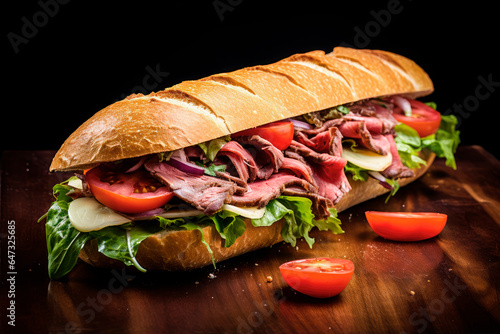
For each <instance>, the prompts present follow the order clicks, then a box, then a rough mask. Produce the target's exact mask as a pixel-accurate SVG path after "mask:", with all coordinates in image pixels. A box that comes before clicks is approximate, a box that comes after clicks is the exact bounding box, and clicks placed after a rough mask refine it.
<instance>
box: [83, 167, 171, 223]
mask: <svg viewBox="0 0 500 334" xmlns="http://www.w3.org/2000/svg"><path fill="white" fill-rule="evenodd" d="M85 178H86V180H87V183H88V185H89V187H90V191H92V194H93V195H94V197H95V198H96V199H97V200H98V201H99V202H101V203H102V204H104V205H105V206H107V207H109V208H111V209H113V210H116V211H121V212H125V213H139V212H144V211H148V210H152V209H156V208H159V207H161V206H163V205H165V204H166V203H167V202H168V201H170V200H171V199H172V197H174V193H173V192H170V191H169V190H168V188H167V187H165V186H164V185H163V184H161V183H159V182H158V181H157V180H156V179H155V178H153V177H152V176H151V175H150V174H149V173H148V172H146V171H143V170H137V171H135V172H131V173H127V174H125V173H120V172H115V171H109V170H105V169H103V168H100V167H96V168H93V169H91V170H89V171H87V172H86V173H85Z"/></svg>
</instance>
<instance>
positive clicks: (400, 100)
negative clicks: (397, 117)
mask: <svg viewBox="0 0 500 334" xmlns="http://www.w3.org/2000/svg"><path fill="white" fill-rule="evenodd" d="M392 99H393V100H394V104H396V105H397V106H398V107H400V108H401V109H402V110H403V112H404V113H405V116H406V117H411V104H410V102H409V101H408V100H407V99H405V98H404V97H401V96H393V97H392Z"/></svg>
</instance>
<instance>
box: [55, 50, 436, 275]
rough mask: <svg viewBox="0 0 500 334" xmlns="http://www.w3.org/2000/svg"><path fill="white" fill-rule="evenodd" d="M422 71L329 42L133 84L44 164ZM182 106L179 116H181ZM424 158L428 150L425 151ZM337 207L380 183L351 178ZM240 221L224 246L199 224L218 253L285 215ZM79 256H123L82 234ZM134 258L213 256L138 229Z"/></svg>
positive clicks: (197, 138) (273, 113) (275, 229)
mask: <svg viewBox="0 0 500 334" xmlns="http://www.w3.org/2000/svg"><path fill="white" fill-rule="evenodd" d="M433 89H434V88H433V84H432V81H431V80H430V78H429V76H428V75H427V74H426V73H425V72H424V71H423V70H422V69H421V68H420V67H419V66H418V65H416V64H415V63H414V62H413V61H412V60H409V59H407V58H405V57H403V56H400V55H396V54H393V53H390V52H385V51H378V50H354V49H348V48H343V47H337V48H335V49H334V50H333V52H331V53H328V54H325V53H324V52H323V51H312V52H308V53H303V54H296V55H293V56H290V57H288V58H286V59H283V60H281V61H278V62H276V63H273V64H270V65H263V66H253V67H248V68H244V69H241V70H237V71H234V72H230V73H222V74H217V75H212V76H209V77H206V78H203V79H200V80H197V81H186V82H182V83H180V84H178V85H175V86H173V87H170V88H167V89H165V90H163V91H160V92H157V93H151V94H149V95H142V94H134V95H131V96H129V97H127V98H126V99H124V100H122V101H118V102H115V103H114V104H112V105H110V106H108V107H106V108H104V109H102V110H101V111H99V112H97V113H96V114H95V115H93V116H92V117H91V118H90V119H89V120H87V121H86V122H85V123H83V124H82V125H81V126H80V127H79V128H78V129H77V130H76V131H75V132H74V133H73V134H71V135H70V136H69V138H68V139H67V140H66V141H65V142H64V143H63V145H62V146H61V148H60V149H59V151H58V152H57V153H56V155H55V157H54V159H53V161H52V164H51V166H50V171H73V170H76V171H81V170H84V169H88V168H92V167H95V166H98V165H99V164H101V163H105V162H110V161H117V160H122V159H128V158H134V157H139V156H144V155H148V154H155V153H161V152H169V151H173V150H177V149H181V148H185V147H189V146H192V145H196V144H199V143H203V142H206V141H209V140H212V139H215V138H219V137H223V136H226V135H230V134H233V133H236V132H238V131H242V130H245V129H249V128H253V127H256V126H259V125H263V124H267V123H270V122H274V121H278V120H283V119H286V118H291V117H296V116H300V115H303V114H305V113H310V112H315V111H320V110H325V109H329V108H332V107H335V106H339V105H344V104H348V103H352V102H357V101H360V100H365V99H370V98H375V97H382V96H389V95H396V94H397V95H402V96H406V97H410V98H416V97H420V96H425V95H428V94H430V93H431V92H432V91H433ZM180 115H182V116H180ZM423 154H424V156H423V159H424V160H426V161H427V165H426V166H424V167H421V168H419V169H416V170H414V171H415V176H413V177H410V178H405V179H402V180H400V185H401V186H403V185H406V184H408V183H410V182H412V181H414V180H415V179H417V178H418V177H420V176H421V175H422V174H423V173H425V171H426V170H427V169H428V168H429V166H430V165H431V164H432V161H433V159H434V157H435V155H434V154H433V153H429V152H427V153H425V152H424V153H423ZM349 181H350V184H351V186H352V190H350V191H349V192H348V193H347V194H345V196H344V197H343V198H342V199H341V200H340V202H338V203H337V204H336V205H335V207H336V209H337V211H338V212H340V211H343V210H345V209H347V208H349V207H351V206H353V205H356V204H358V203H361V202H363V201H366V200H369V199H371V198H374V197H376V196H379V195H381V194H384V193H387V192H388V190H387V189H385V188H384V187H382V186H380V185H379V184H378V182H377V181H375V180H372V179H370V180H368V181H366V182H354V181H352V180H351V179H350V180H349ZM245 224H246V227H247V228H246V231H245V233H244V234H243V235H242V236H241V237H240V238H238V239H237V240H236V242H235V244H233V245H232V246H231V247H228V248H225V247H224V241H223V240H222V239H221V237H220V235H219V234H218V233H217V232H216V230H215V228H214V227H213V226H206V227H204V228H203V229H202V231H203V236H204V239H205V240H206V241H207V242H208V244H209V245H210V248H211V249H212V251H213V257H214V260H215V261H216V262H219V261H223V260H225V259H228V258H231V257H234V256H237V255H240V254H243V253H246V252H249V251H253V250H257V249H260V248H264V247H268V246H271V245H273V244H276V243H278V242H280V241H282V238H281V235H280V232H281V229H282V226H283V221H279V222H276V223H274V224H273V225H272V226H269V227H254V226H252V224H251V222H250V220H249V219H247V220H246V221H245ZM79 257H80V258H81V259H82V260H83V261H85V262H86V263H89V264H91V265H94V266H97V267H116V266H123V263H122V262H120V261H117V260H113V259H110V258H108V257H106V256H104V255H103V254H101V253H100V252H99V251H98V249H97V243H96V240H91V241H89V242H87V243H86V244H85V246H84V247H83V249H82V250H81V251H80V254H79ZM136 258H137V261H138V262H139V263H141V265H142V266H144V268H146V269H151V270H190V269H194V268H199V267H203V266H205V265H208V264H210V263H211V262H212V258H211V256H210V254H209V253H208V252H207V249H206V246H205V245H204V244H203V243H202V242H201V235H200V233H199V231H198V230H191V231H163V232H160V233H157V234H155V235H153V236H150V237H148V238H147V239H145V240H144V241H143V242H142V243H141V244H140V246H139V250H138V253H137V255H136Z"/></svg>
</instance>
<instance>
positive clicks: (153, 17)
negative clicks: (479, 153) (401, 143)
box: [0, 0, 500, 158]
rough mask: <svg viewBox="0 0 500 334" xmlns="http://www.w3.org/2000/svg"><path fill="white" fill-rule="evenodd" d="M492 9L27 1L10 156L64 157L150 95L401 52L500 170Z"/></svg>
mask: <svg viewBox="0 0 500 334" xmlns="http://www.w3.org/2000/svg"><path fill="white" fill-rule="evenodd" d="M492 3H493V2H489V4H488V3H487V2H485V3H481V2H479V1H474V2H469V3H467V2H461V3H460V4H457V2H454V5H453V6H452V7H451V6H448V7H446V6H442V4H441V3H438V2H437V1H417V0H413V1H411V0H384V1H370V2H367V3H366V4H360V3H358V2H355V1H351V2H348V1H342V2H339V1H312V0H309V1H296V2H292V1H273V2H271V1H251V0H208V1H190V0H187V1H179V0H175V1H161V2H160V1H155V2H153V1H141V2H126V1H119V2H112V1H106V2H104V1H74V0H73V1H69V0H40V1H18V2H13V1H12V2H10V3H9V4H8V5H6V4H4V11H3V12H4V14H3V16H4V19H3V22H5V26H4V43H3V46H4V51H3V54H6V57H4V58H6V61H4V62H3V65H4V68H5V72H4V73H5V74H6V76H3V77H4V78H5V79H4V80H3V82H4V89H3V101H4V107H3V108H2V111H3V112H2V120H1V124H2V125H1V136H2V137H1V147H0V148H1V149H2V150H5V149H57V148H59V146H60V145H61V144H62V142H63V141H64V139H65V138H66V137H67V136H68V135H69V134H70V133H71V132H72V131H74V130H75V129H76V128H77V127H78V125H80V124H81V123H82V122H83V121H85V120H86V119H87V118H89V117H90V116H91V115H92V114H93V113H95V112H97V111H98V110H100V109H101V108H103V107H105V106H107V105H109V104H111V103H112V102H114V101H116V100H118V99H121V98H122V97H124V96H126V95H128V94H130V93H132V92H140V91H143V90H148V91H149V90H155V91H157V90H160V89H163V88H166V87H169V86H171V85H174V84H176V83H178V82H180V81H183V80H188V79H197V78H200V77H203V76H207V75H210V74H213V73H219V72H225V71H231V70H235V69H238V68H241V67H244V66H251V65H257V64H266V63H270V62H274V61H277V60H279V59H281V58H284V57H287V56H289V55H291V54H294V53H297V52H306V51H310V50H315V49H320V50H325V51H330V50H331V49H332V48H333V47H334V46H336V45H345V46H353V47H358V48H376V49H384V50H388V51H393V52H396V53H400V54H402V55H405V56H407V57H409V58H411V59H413V60H415V61H416V62H417V63H418V64H419V65H420V66H422V67H423V68H424V69H425V70H426V71H427V72H428V73H429V75H430V76H431V78H432V79H433V81H434V85H435V89H436V91H435V92H434V93H433V94H432V95H431V96H429V97H427V98H425V100H426V101H431V100H432V101H435V102H437V104H438V109H439V110H440V111H441V112H443V113H454V114H455V115H456V116H457V117H458V118H459V120H460V127H459V128H460V130H461V132H462V136H461V137H462V142H463V144H466V145H471V144H477V145H481V146H483V147H485V148H486V149H487V150H488V151H490V152H491V153H493V154H494V155H495V156H496V157H497V158H500V152H499V151H500V150H499V149H498V148H497V146H498V145H497V143H496V142H498V140H497V139H496V138H497V136H496V134H497V132H498V130H497V128H498V127H497V125H496V123H498V122H497V120H494V119H492V115H495V113H497V112H498V102H499V95H500V94H499V91H500V71H499V66H498V63H497V59H498V54H499V51H498V45H497V44H498V32H499V30H500V29H499V28H498V20H499V19H498V15H497V14H496V8H494V7H493V5H491V4H492Z"/></svg>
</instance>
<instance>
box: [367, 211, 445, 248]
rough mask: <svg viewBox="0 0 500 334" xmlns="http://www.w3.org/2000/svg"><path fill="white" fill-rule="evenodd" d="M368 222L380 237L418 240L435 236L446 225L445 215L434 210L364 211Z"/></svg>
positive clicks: (397, 239)
mask: <svg viewBox="0 0 500 334" xmlns="http://www.w3.org/2000/svg"><path fill="white" fill-rule="evenodd" d="M365 215H366V219H367V220H368V224H370V226H371V228H372V229H373V231H375V233H377V234H378V235H380V236H381V237H382V238H385V239H390V240H396V241H420V240H425V239H429V238H432V237H435V236H436V235H438V234H439V233H440V232H441V231H442V230H443V228H444V226H445V225H446V220H447V218H448V216H447V215H445V214H442V213H434V212H381V211H366V212H365Z"/></svg>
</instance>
